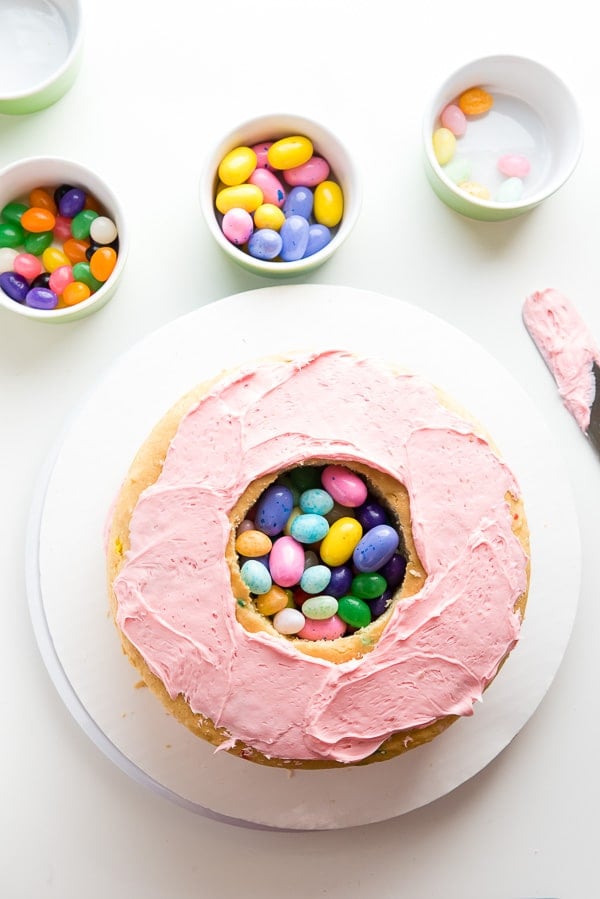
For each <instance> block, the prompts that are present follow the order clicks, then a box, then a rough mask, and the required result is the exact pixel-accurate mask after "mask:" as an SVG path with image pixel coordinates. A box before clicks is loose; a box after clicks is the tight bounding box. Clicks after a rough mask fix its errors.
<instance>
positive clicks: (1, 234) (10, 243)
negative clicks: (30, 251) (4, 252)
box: [0, 222, 25, 250]
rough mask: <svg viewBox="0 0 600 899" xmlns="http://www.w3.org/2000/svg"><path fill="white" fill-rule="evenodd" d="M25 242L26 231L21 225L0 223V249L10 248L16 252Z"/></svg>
mask: <svg viewBox="0 0 600 899" xmlns="http://www.w3.org/2000/svg"><path fill="white" fill-rule="evenodd" d="M24 240H25V231H24V230H23V228H21V226H20V225H19V223H18V222H17V223H16V224H13V223H12V222H6V223H0V247H10V248H11V249H13V250H16V249H17V247H21V246H22V245H23V241H24Z"/></svg>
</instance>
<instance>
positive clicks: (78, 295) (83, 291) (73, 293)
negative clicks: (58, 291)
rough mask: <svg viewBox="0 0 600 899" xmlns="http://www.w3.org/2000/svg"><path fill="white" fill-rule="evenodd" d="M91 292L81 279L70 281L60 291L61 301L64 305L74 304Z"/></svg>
mask: <svg viewBox="0 0 600 899" xmlns="http://www.w3.org/2000/svg"><path fill="white" fill-rule="evenodd" d="M91 294H92V292H91V290H90V289H89V287H88V286H87V284H84V283H83V281H71V283H70V284H67V286H66V287H65V289H64V291H63V293H62V301H63V303H64V304H65V306H76V305H77V303H83V301H84V300H87V298H88V297H89V296H91Z"/></svg>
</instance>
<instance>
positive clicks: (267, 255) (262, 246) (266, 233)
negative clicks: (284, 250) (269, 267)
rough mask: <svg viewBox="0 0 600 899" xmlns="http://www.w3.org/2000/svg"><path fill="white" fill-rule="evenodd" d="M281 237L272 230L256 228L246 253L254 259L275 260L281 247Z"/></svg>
mask: <svg viewBox="0 0 600 899" xmlns="http://www.w3.org/2000/svg"><path fill="white" fill-rule="evenodd" d="M282 243H283V241H282V239H281V235H280V234H279V233H278V232H277V231H273V229H272V228H258V230H256V231H254V232H253V233H252V234H251V236H250V240H249V241H248V252H249V253H250V255H251V256H254V258H255V259H275V257H276V256H279V254H280V252H281V247H282Z"/></svg>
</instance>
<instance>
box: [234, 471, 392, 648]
mask: <svg viewBox="0 0 600 899" xmlns="http://www.w3.org/2000/svg"><path fill="white" fill-rule="evenodd" d="M235 552H236V554H237V559H236V561H237V564H238V566H239V571H240V577H241V580H242V583H243V584H244V585H245V586H246V588H247V590H248V591H249V595H250V601H251V602H252V603H253V605H254V608H255V609H256V611H257V612H258V613H260V614H261V615H262V616H264V617H265V618H267V619H269V620H270V622H271V623H272V626H273V628H274V630H275V632H276V633H277V634H279V635H281V636H283V637H288V638H297V639H300V640H307V641H317V640H336V639H338V638H339V637H345V636H349V635H351V634H354V633H356V632H357V631H360V630H361V629H363V628H366V627H368V625H370V624H371V623H372V622H373V621H376V620H377V619H379V618H380V617H381V616H382V615H384V614H385V613H386V612H387V611H388V609H389V608H390V605H391V603H392V601H393V598H394V595H395V594H396V591H397V590H398V589H399V588H400V587H401V585H402V583H403V581H404V576H405V572H406V553H405V550H404V540H403V536H402V531H401V528H400V526H399V524H398V522H397V520H396V517H395V515H394V514H393V512H392V510H391V509H390V508H389V507H388V506H387V504H386V502H385V500H384V499H383V498H382V497H379V496H377V495H376V494H375V492H374V489H373V488H372V487H371V486H370V485H369V483H368V481H367V479H366V478H365V477H363V476H361V475H359V474H358V473H357V472H355V471H353V470H352V469H351V468H349V467H346V466H344V465H337V464H324V465H302V466H298V467H297V468H294V469H291V470H289V471H286V472H284V473H282V474H280V475H279V477H278V478H277V479H276V480H275V481H274V482H273V483H272V484H270V485H269V486H268V487H267V488H266V489H265V490H264V491H263V492H262V494H261V495H260V496H259V497H258V499H257V501H256V502H255V503H254V505H253V506H252V508H251V509H249V510H248V511H247V513H246V516H245V518H244V519H243V520H242V521H241V522H240V524H239V525H238V527H237V529H236V532H235ZM238 602H239V603H240V604H242V605H243V604H244V603H245V600H244V599H243V598H240V599H239V600H238Z"/></svg>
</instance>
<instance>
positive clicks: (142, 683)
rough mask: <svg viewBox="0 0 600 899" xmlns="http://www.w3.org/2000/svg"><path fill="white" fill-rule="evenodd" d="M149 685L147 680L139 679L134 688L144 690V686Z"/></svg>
mask: <svg viewBox="0 0 600 899" xmlns="http://www.w3.org/2000/svg"><path fill="white" fill-rule="evenodd" d="M146 686H148V685H147V684H146V681H145V680H139V681H137V683H136V684H134V690H143V689H144V687H146Z"/></svg>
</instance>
